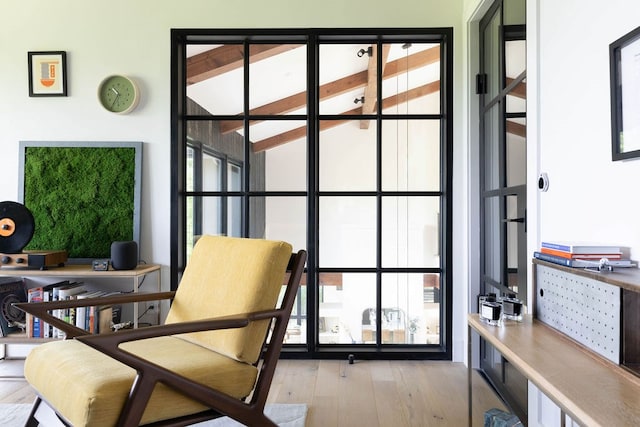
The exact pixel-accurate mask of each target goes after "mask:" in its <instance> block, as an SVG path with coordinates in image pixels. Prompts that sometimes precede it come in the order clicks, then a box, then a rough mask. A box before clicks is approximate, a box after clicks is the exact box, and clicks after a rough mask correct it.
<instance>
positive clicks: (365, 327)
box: [318, 273, 376, 344]
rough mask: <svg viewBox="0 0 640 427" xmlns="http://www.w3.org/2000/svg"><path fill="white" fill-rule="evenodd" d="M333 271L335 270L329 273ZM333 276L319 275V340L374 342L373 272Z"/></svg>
mask: <svg viewBox="0 0 640 427" xmlns="http://www.w3.org/2000/svg"><path fill="white" fill-rule="evenodd" d="M331 274H334V275H335V274H336V273H331ZM338 274H339V275H340V282H339V283H340V286H338V285H337V284H336V280H335V278H334V279H330V278H323V277H322V276H323V274H320V277H319V289H318V292H319V293H318V295H319V309H318V334H319V343H320V344H363V343H364V344H370V343H373V342H375V339H376V337H375V316H374V317H373V318H372V317H371V316H370V312H371V310H372V309H373V310H374V313H375V306H376V275H375V274H374V273H338Z"/></svg>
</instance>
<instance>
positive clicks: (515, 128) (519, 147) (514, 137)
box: [506, 118, 527, 187]
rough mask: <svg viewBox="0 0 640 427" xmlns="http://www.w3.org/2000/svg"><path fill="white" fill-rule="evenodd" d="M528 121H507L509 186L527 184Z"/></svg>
mask: <svg viewBox="0 0 640 427" xmlns="http://www.w3.org/2000/svg"><path fill="white" fill-rule="evenodd" d="M526 123H527V121H526V119H524V118H512V119H507V123H506V128H507V186H509V187H513V186H516V185H525V184H526V183H527V140H526V130H527V128H526Z"/></svg>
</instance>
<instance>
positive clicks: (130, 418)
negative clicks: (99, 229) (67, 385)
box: [16, 250, 307, 427]
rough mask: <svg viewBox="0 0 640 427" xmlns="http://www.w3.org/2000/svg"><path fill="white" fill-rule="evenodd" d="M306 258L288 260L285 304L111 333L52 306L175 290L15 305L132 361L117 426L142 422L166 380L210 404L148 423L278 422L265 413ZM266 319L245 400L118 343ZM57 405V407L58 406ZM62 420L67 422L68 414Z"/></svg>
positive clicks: (152, 297) (149, 297)
mask: <svg viewBox="0 0 640 427" xmlns="http://www.w3.org/2000/svg"><path fill="white" fill-rule="evenodd" d="M306 258H307V254H306V251H304V250H300V251H299V252H297V253H295V254H292V256H291V258H290V260H289V265H288V266H287V271H289V274H288V283H287V288H286V291H285V295H284V298H283V300H282V303H281V304H280V307H279V308H276V309H274V310H264V311H259V312H252V313H244V314H238V315H233V316H226V317H219V318H213V319H204V320H198V321H192V322H182V323H170V324H165V325H160V326H151V327H145V328H141V329H129V330H121V331H118V332H115V333H111V334H100V335H90V334H89V333H88V332H87V331H85V330H83V329H80V328H77V327H76V326H74V325H71V324H68V323H66V322H64V321H63V320H61V319H58V318H57V317H55V316H53V315H52V314H50V313H49V310H55V309H60V308H71V307H82V306H92V305H106V304H119V303H130V302H141V301H157V300H162V299H170V298H173V296H174V294H175V292H155V293H137V294H128V295H116V296H109V297H104V298H87V299H84V300H75V301H58V302H43V303H19V304H16V306H17V307H19V308H21V309H22V310H24V311H26V312H27V313H30V314H32V315H34V316H37V317H39V318H41V319H42V320H43V321H45V322H48V323H50V324H51V325H53V326H55V327H57V328H60V329H61V330H63V331H64V332H65V333H66V334H67V338H75V339H77V340H78V341H81V342H82V343H84V344H86V345H89V346H91V347H93V348H95V349H96V350H98V351H100V352H102V353H104V354H106V355H108V356H110V357H112V358H114V359H116V360H118V361H120V362H122V363H124V364H126V365H128V366H131V367H132V368H134V369H135V370H136V371H137V374H136V378H135V380H134V382H133V385H132V387H131V390H130V393H129V397H128V399H127V401H126V403H125V405H124V407H123V409H122V411H121V413H120V417H119V420H118V426H122V427H133V426H138V425H139V423H140V420H141V418H142V415H143V413H144V411H145V408H146V406H147V403H148V401H149V398H150V397H151V394H152V392H153V389H154V387H155V385H156V384H157V383H163V384H165V385H166V386H169V387H172V388H174V389H176V390H178V391H180V392H181V393H183V394H184V395H186V396H188V397H190V398H192V399H194V400H196V401H198V402H200V403H202V404H204V405H205V406H207V407H209V408H210V409H208V410H206V411H203V412H199V413H196V414H191V415H186V416H182V417H180V418H174V419H171V420H163V421H159V422H155V423H152V424H147V426H186V425H189V424H193V423H197V422H201V421H206V420H210V419H214V418H219V417H222V416H229V417H231V418H233V419H235V420H237V421H239V422H241V423H243V424H245V425H248V426H276V424H274V423H273V422H272V421H271V420H270V419H269V418H267V417H266V416H265V415H264V406H265V404H266V401H267V396H268V394H269V389H270V387H271V382H272V380H273V375H274V373H275V369H276V365H277V361H278V359H279V357H280V352H281V350H282V344H283V341H284V337H285V334H286V330H287V325H288V322H289V318H290V315H291V311H292V309H293V303H294V300H295V298H296V295H297V292H298V288H299V286H300V278H301V277H302V274H303V271H304V265H305V262H306ZM266 319H271V320H272V322H273V323H272V328H271V329H270V331H271V333H270V340H269V343H268V344H267V339H268V337H269V332H267V335H266V336H265V337H264V343H263V353H262V357H261V361H260V360H259V361H258V362H257V365H259V366H258V370H259V373H258V378H257V381H256V383H255V387H254V389H253V391H252V393H251V396H250V397H249V396H247V398H248V400H247V398H245V400H238V399H235V398H233V397H230V396H228V395H226V394H224V393H222V392H220V391H217V390H215V389H212V388H210V387H206V386H204V385H202V384H200V383H197V382H195V381H192V380H190V379H189V378H186V377H184V376H181V375H179V374H177V373H175V372H172V371H170V370H168V369H166V368H163V367H162V366H158V365H156V364H153V363H151V362H149V361H147V360H145V359H142V358H140V357H138V356H136V355H134V354H132V353H129V352H127V351H124V350H122V349H121V348H119V345H120V344H122V343H124V342H128V341H135V340H141V339H146V338H153V337H161V336H167V335H177V334H183V333H189V332H199V331H211V330H218V329H231V328H242V327H245V326H247V325H249V324H250V323H251V322H254V321H260V320H266ZM41 402H42V398H41V397H39V396H38V397H37V398H36V401H35V402H34V405H33V408H32V411H31V414H30V416H29V420H28V421H27V424H26V426H27V427H30V426H37V425H38V424H37V420H36V419H35V414H36V411H37V409H38V406H39V405H40V404H41ZM53 409H54V410H55V408H53ZM61 419H62V418H61ZM63 422H65V423H66V421H64V420H63ZM67 424H68V423H67Z"/></svg>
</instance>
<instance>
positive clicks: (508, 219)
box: [502, 218, 524, 222]
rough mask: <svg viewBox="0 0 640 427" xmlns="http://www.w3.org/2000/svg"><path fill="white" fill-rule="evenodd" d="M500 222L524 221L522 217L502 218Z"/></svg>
mask: <svg viewBox="0 0 640 427" xmlns="http://www.w3.org/2000/svg"><path fill="white" fill-rule="evenodd" d="M502 222H524V218H507V219H503V220H502Z"/></svg>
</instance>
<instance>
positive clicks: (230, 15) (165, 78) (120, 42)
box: [0, 0, 467, 360]
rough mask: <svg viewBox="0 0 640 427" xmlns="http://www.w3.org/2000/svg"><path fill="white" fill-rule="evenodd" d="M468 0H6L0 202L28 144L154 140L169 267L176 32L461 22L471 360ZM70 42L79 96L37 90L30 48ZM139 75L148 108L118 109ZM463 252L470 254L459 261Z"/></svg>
mask: <svg viewBox="0 0 640 427" xmlns="http://www.w3.org/2000/svg"><path fill="white" fill-rule="evenodd" d="M461 8H462V0H454V1H452V0H400V1H394V2H389V1H386V0H351V1H342V0H324V1H322V2H319V1H311V0H276V1H271V2H263V1H258V0H247V1H243V2H228V1H212V0H189V1H181V2H177V1H169V0H136V1H128V0H109V1H94V0H85V1H73V0H59V1H57V2H43V1H39V0H22V1H20V2H3V5H2V13H0V76H2V78H1V79H0V94H1V96H0V147H1V148H2V154H1V156H0V182H2V183H3V185H2V186H1V187H0V200H15V199H16V198H17V189H18V162H17V160H18V141H20V140H56V141H65V140H69V141H91V140H101V141H143V142H144V143H145V146H144V166H143V167H144V172H143V173H144V178H143V195H142V239H141V247H140V249H141V257H142V258H143V259H146V260H148V261H150V262H155V263H160V264H162V265H164V266H165V268H164V271H165V274H164V276H165V277H164V278H163V285H164V286H165V287H166V286H168V277H167V267H168V264H169V254H170V248H169V231H170V230H169V227H170V224H169V220H170V218H169V209H170V194H169V191H170V174H169V171H170V168H171V165H170V151H169V149H170V140H169V132H170V123H169V113H170V38H169V36H170V29H171V28H290V27H389V28H393V27H454V52H455V55H454V81H455V82H456V83H455V89H454V97H455V101H454V130H455V131H454V141H455V148H454V189H453V197H454V201H453V203H454V246H453V250H454V260H455V261H454V265H453V272H452V273H453V281H454V304H453V305H454V313H453V315H454V319H455V322H454V331H453V333H454V343H453V345H454V346H453V351H454V358H455V359H458V360H462V356H463V348H464V347H463V344H464V337H465V331H466V328H465V324H466V319H465V313H466V303H463V302H464V301H465V298H466V295H467V291H466V281H467V273H466V270H467V268H466V255H465V254H466V253H467V249H466V247H467V245H466V241H467V239H466V235H467V231H466V230H467V226H466V220H465V218H466V213H465V212H466V210H467V201H466V199H467V196H466V167H467V165H466V160H465V159H466V148H465V146H464V145H463V144H462V141H463V139H462V135H463V131H461V129H463V128H464V127H463V125H462V123H463V122H462V110H463V103H462V99H463V97H462V92H461V91H460V90H459V87H460V83H461V81H462V80H461V79H462V71H461V61H462V58H463V51H462V46H463V39H462V36H461V34H462V32H461V23H462V11H461ZM38 50H65V51H66V52H67V55H68V77H69V82H68V84H69V96H68V97H63V98H30V97H28V82H27V52H28V51H38ZM112 73H122V74H128V75H131V76H132V77H134V78H136V79H137V80H138V81H139V82H140V84H141V88H142V91H143V95H142V101H141V104H140V105H139V107H138V109H137V110H136V111H134V112H133V113H132V114H129V115H127V116H117V115H112V114H109V113H107V112H105V111H103V110H102V109H101V107H100V106H99V104H98V102H97V98H96V91H97V85H98V83H99V82H100V81H101V79H102V78H104V77H105V76H107V75H109V74H112ZM458 260H462V261H458Z"/></svg>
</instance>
